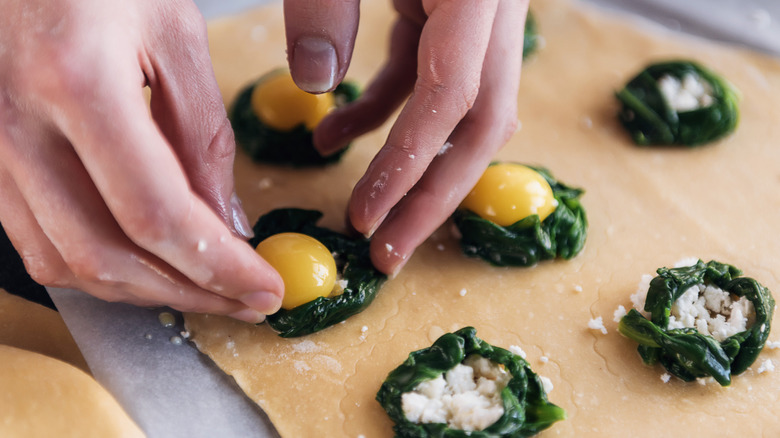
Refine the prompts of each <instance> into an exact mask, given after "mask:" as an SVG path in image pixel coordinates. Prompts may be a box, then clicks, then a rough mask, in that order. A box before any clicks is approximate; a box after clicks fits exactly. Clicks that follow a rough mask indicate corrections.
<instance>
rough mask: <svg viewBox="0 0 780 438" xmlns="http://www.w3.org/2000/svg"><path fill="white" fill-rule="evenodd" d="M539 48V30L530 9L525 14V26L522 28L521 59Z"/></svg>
mask: <svg viewBox="0 0 780 438" xmlns="http://www.w3.org/2000/svg"><path fill="white" fill-rule="evenodd" d="M538 48H539V30H538V27H537V24H536V18H535V17H534V14H533V13H532V12H531V10H530V9H529V10H528V13H527V14H526V16H525V28H524V30H523V59H525V58H527V57H528V56H529V55H530V54H532V53H534V52H536V49H538Z"/></svg>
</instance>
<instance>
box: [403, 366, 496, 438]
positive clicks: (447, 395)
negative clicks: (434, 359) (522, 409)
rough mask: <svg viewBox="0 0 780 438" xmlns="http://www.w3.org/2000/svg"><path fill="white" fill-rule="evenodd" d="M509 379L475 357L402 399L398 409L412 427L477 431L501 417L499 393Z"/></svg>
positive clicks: (421, 384)
mask: <svg viewBox="0 0 780 438" xmlns="http://www.w3.org/2000/svg"><path fill="white" fill-rule="evenodd" d="M510 379H511V375H510V374H509V373H508V372H506V370H504V368H503V367H501V366H500V365H498V364H496V363H494V362H492V361H491V360H489V359H486V358H484V357H481V356H478V355H472V356H469V357H467V358H466V360H464V361H463V363H460V364H458V365H456V366H455V367H454V368H452V369H451V370H449V371H447V372H446V373H443V374H441V375H439V376H438V377H436V378H435V379H432V380H426V381H424V382H421V383H420V384H419V385H417V387H416V388H414V389H413V390H412V391H409V392H407V393H404V394H402V395H401V408H402V409H403V411H404V415H405V416H406V419H407V420H409V421H411V422H413V423H446V424H447V426H448V427H450V428H452V429H459V430H464V431H479V430H483V429H485V428H487V427H489V426H490V425H491V424H493V423H495V422H496V421H498V419H499V418H501V416H502V415H503V414H504V405H503V402H502V400H501V391H503V389H504V388H505V387H506V385H507V383H509V380H510Z"/></svg>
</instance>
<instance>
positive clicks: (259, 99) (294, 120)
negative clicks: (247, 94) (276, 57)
mask: <svg viewBox="0 0 780 438" xmlns="http://www.w3.org/2000/svg"><path fill="white" fill-rule="evenodd" d="M333 106H334V101H333V93H324V94H309V93H307V92H305V91H303V90H301V89H300V88H298V86H297V85H295V82H293V79H292V76H290V73H288V72H284V73H279V74H275V75H273V76H271V77H270V78H267V79H264V80H262V81H260V82H259V83H258V84H257V85H256V86H255V89H254V91H252V109H253V110H254V112H255V115H257V117H258V118H259V119H260V120H262V121H263V122H264V123H265V124H266V125H268V126H270V127H271V128H274V129H277V130H279V131H290V130H292V129H293V128H295V127H296V126H298V125H300V124H304V125H306V128H308V129H314V128H315V127H316V126H317V124H318V123H320V120H322V119H323V118H324V117H325V116H326V115H327V114H328V112H329V111H330V110H331V109H332V108H333Z"/></svg>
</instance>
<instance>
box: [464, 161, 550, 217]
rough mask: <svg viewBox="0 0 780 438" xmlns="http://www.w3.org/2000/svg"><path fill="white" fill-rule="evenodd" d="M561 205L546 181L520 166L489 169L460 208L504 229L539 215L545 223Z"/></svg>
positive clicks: (511, 165)
mask: <svg viewBox="0 0 780 438" xmlns="http://www.w3.org/2000/svg"><path fill="white" fill-rule="evenodd" d="M557 206H558V202H557V200H556V199H555V198H554V197H553V191H552V188H551V187H550V184H549V183H548V182H547V180H545V179H544V177H543V176H542V175H540V174H539V173H538V172H536V171H535V170H533V169H531V168H530V167H526V166H523V165H521V164H513V163H499V164H494V165H492V166H490V167H488V168H487V170H486V171H485V173H484V174H483V175H482V177H481V178H480V179H479V181H478V182H477V185H476V186H474V188H473V189H472V190H471V192H470V193H469V194H468V196H466V199H464V200H463V203H462V204H461V207H463V208H466V209H468V210H471V211H472V212H474V213H476V214H477V215H479V216H480V217H482V218H483V219H487V220H489V221H491V222H494V223H496V224H498V225H501V226H502V227H506V226H509V225H512V224H513V223H515V222H517V221H519V220H521V219H525V218H526V217H528V216H531V215H533V214H536V215H538V216H539V220H540V221H543V220H544V219H545V218H546V217H547V216H549V215H550V213H552V212H553V211H555V208H556V207H557Z"/></svg>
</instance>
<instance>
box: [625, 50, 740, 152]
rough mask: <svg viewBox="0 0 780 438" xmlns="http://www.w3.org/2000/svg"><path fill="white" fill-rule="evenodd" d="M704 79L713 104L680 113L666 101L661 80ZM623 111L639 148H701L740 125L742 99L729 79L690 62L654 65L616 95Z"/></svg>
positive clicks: (629, 129) (626, 124)
mask: <svg viewBox="0 0 780 438" xmlns="http://www.w3.org/2000/svg"><path fill="white" fill-rule="evenodd" d="M666 75H669V76H671V77H674V78H677V79H678V80H681V81H682V80H683V78H684V77H685V76H686V75H694V76H695V77H697V78H700V79H701V80H703V81H704V82H706V83H707V84H709V86H710V87H711V89H712V94H711V97H712V104H710V105H707V106H703V107H701V108H697V109H693V110H689V111H679V112H678V111H677V110H675V109H674V108H672V106H671V105H670V103H669V102H667V100H666V99H665V98H664V96H663V94H662V93H661V89H660V88H659V85H658V81H659V79H660V78H662V77H664V76H666ZM616 96H617V98H618V100H620V102H621V103H622V107H621V109H620V111H619V113H618V118H619V119H620V122H621V123H622V124H623V126H624V127H625V128H626V129H627V130H628V132H629V133H630V135H631V138H632V139H633V140H634V142H635V143H636V144H638V145H685V146H697V145H701V144H704V143H709V142H711V141H714V140H716V139H718V138H721V137H723V136H725V135H726V134H728V133H730V132H732V131H733V130H734V128H736V126H737V123H738V121H739V109H738V108H737V103H738V96H737V92H736V91H735V89H734V88H733V87H732V86H731V84H729V83H728V82H727V81H726V80H725V79H723V78H722V77H720V76H719V75H717V74H716V73H714V72H712V71H711V70H709V69H707V68H705V67H703V66H701V65H699V64H697V63H694V62H690V61H669V62H661V63H657V64H652V65H650V66H648V67H646V68H645V69H644V70H642V71H641V72H640V73H639V74H638V75H637V76H636V77H634V78H633V79H631V80H630V81H629V82H628V84H627V85H626V86H625V88H623V89H622V90H620V91H619V92H617V93H616Z"/></svg>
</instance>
